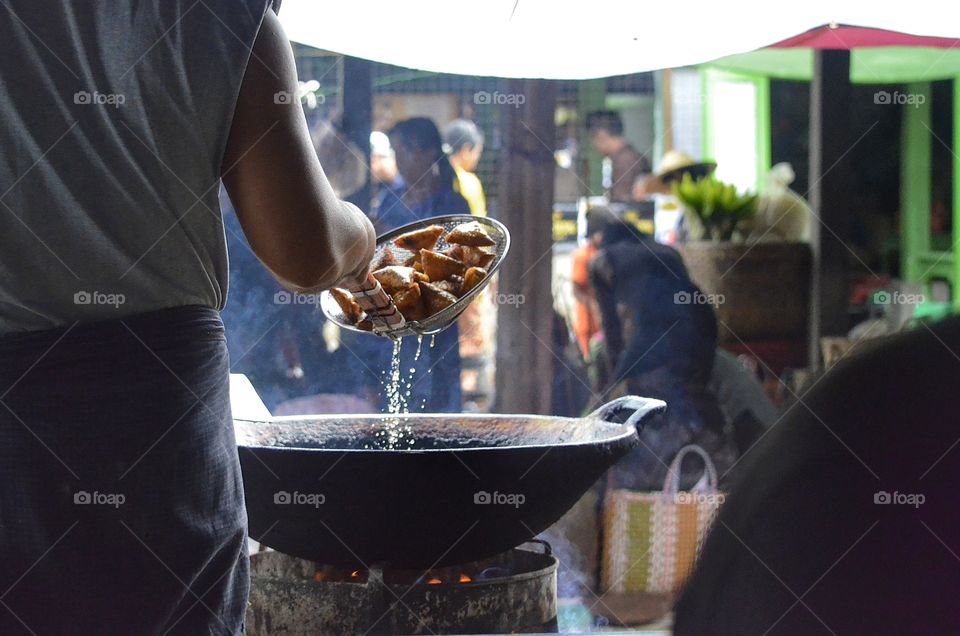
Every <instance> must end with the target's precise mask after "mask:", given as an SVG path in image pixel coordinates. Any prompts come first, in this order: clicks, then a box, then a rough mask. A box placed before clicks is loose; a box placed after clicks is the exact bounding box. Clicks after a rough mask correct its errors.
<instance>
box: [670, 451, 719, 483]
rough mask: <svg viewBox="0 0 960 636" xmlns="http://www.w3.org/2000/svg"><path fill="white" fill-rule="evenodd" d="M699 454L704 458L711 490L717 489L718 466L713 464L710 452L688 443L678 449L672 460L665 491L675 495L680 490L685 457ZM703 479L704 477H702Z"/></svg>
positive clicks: (705, 472) (704, 470) (704, 466)
mask: <svg viewBox="0 0 960 636" xmlns="http://www.w3.org/2000/svg"><path fill="white" fill-rule="evenodd" d="M690 453H694V454H695V455H699V456H700V459H702V460H703V473H704V476H705V477H706V478H707V488H708V489H709V491H710V492H716V491H717V482H718V481H719V480H718V479H717V467H716V466H714V465H713V460H712V459H710V455H709V453H707V451H705V450H703V448H701V447H700V446H697V445H696V444H688V445H687V446H684V447H683V448H681V449H680V450H678V451H677V454H676V456H674V458H673V461H672V462H670V468H669V469H668V470H667V478H666V479H665V480H664V482H663V491H664V492H665V493H667V494H670V495H675V494H677V492H678V491H679V490H680V466H681V465H682V464H683V458H684V457H686V456H687V455H688V454H690ZM701 481H702V477H701Z"/></svg>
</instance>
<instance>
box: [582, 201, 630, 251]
mask: <svg viewBox="0 0 960 636" xmlns="http://www.w3.org/2000/svg"><path fill="white" fill-rule="evenodd" d="M622 223H623V221H621V220H620V217H619V216H617V215H616V213H615V212H614V211H613V210H611V209H610V208H608V207H607V206H605V205H595V206H593V207H592V208H590V210H589V211H588V212H587V240H588V241H589V242H590V243H591V244H593V245H594V246H595V247H600V244H601V243H602V242H603V235H604V233H605V232H606V231H607V228H608V227H610V226H613V225H620V224H622Z"/></svg>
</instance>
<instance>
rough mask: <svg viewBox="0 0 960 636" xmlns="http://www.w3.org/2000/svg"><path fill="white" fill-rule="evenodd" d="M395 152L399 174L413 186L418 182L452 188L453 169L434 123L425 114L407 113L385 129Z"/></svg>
mask: <svg viewBox="0 0 960 636" xmlns="http://www.w3.org/2000/svg"><path fill="white" fill-rule="evenodd" d="M388 135H389V137H390V145H391V146H392V147H393V151H394V153H395V154H396V160H397V170H398V171H399V172H400V176H401V177H403V179H404V181H406V182H407V184H408V186H409V187H411V188H413V187H415V186H416V185H417V184H419V183H426V184H434V185H435V184H437V183H439V188H432V189H440V188H451V189H452V188H453V182H454V173H453V168H452V167H451V165H450V161H449V160H448V159H447V156H446V155H445V154H444V152H443V141H442V140H441V139H440V131H439V130H437V126H436V124H434V123H433V121H432V120H430V119H428V118H426V117H411V118H410V119H404V120H403V121H401V122H399V123H397V124H396V125H395V126H394V127H393V128H391V129H390V132H389V133H388Z"/></svg>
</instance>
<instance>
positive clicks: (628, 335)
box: [590, 220, 736, 490]
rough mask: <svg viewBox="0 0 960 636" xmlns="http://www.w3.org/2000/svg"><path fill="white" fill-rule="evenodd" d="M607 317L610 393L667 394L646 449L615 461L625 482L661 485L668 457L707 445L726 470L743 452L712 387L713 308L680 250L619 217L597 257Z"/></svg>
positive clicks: (595, 278) (645, 437)
mask: <svg viewBox="0 0 960 636" xmlns="http://www.w3.org/2000/svg"><path fill="white" fill-rule="evenodd" d="M590 283H591V285H592V287H593V290H594V293H595V295H596V298H597V305H598V307H599V309H600V316H601V321H602V325H603V335H604V342H605V347H606V352H605V355H606V359H607V365H608V372H609V378H610V380H609V383H608V385H607V387H605V388H604V389H603V390H602V391H600V393H601V395H604V396H605V397H607V398H612V397H618V396H620V395H624V394H633V395H643V396H648V397H655V398H659V399H662V400H664V401H666V402H667V404H668V405H669V408H668V411H667V413H666V414H665V416H663V417H662V418H660V422H661V424H660V426H651V427H647V428H645V429H644V430H643V431H642V432H641V434H640V437H641V441H642V442H643V443H642V444H641V445H640V446H639V447H638V450H636V451H633V452H632V453H631V455H629V456H628V457H627V459H626V460H625V461H623V462H620V463H619V464H618V465H617V466H615V467H614V469H613V471H614V477H615V480H616V481H617V482H618V485H619V486H620V487H623V488H631V489H634V490H657V489H659V488H660V487H661V486H662V484H663V480H664V477H665V476H666V465H667V464H669V463H670V461H671V459H672V458H673V456H674V454H676V452H677V451H678V450H679V449H680V448H681V447H683V446H685V445H686V444H691V443H695V444H699V445H700V446H701V447H703V448H704V450H706V451H707V452H708V453H710V454H711V456H712V457H713V460H714V463H715V464H716V466H717V467H718V469H719V470H720V471H721V472H723V471H725V470H726V469H727V468H728V467H730V466H731V465H732V464H733V461H734V459H735V456H736V451H735V447H734V444H733V441H732V439H730V436H728V435H727V434H726V433H725V431H724V428H725V421H724V418H723V415H722V413H721V412H720V409H719V407H718V405H717V402H716V399H715V397H714V396H713V394H712V393H711V392H710V391H709V389H708V388H707V383H708V381H709V379H710V373H711V370H712V368H713V360H714V350H715V348H716V343H717V322H716V317H715V316H714V312H713V308H712V307H711V305H710V304H709V303H708V301H709V298H708V297H706V296H705V295H704V294H703V293H702V292H701V291H700V290H699V289H698V288H697V286H696V285H695V284H694V283H693V282H692V281H691V280H690V277H689V275H688V274H687V270H686V267H685V266H684V264H683V260H682V259H681V258H680V254H678V253H677V251H676V250H674V249H673V248H670V247H667V246H666V245H661V244H659V243H657V242H655V241H654V240H653V237H651V236H648V235H644V234H640V233H639V232H637V231H636V230H635V229H634V228H633V227H631V226H630V225H629V224H627V223H624V222H622V221H620V220H617V221H616V222H609V223H607V224H606V226H605V227H604V228H603V240H602V242H601V244H600V248H599V250H598V252H597V255H596V256H595V257H594V258H593V260H592V261H591V263H590Z"/></svg>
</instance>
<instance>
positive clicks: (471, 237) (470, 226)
mask: <svg viewBox="0 0 960 636" xmlns="http://www.w3.org/2000/svg"><path fill="white" fill-rule="evenodd" d="M446 240H447V243H456V244H458V245H469V246H471V247H490V246H491V245H496V244H497V242H496V241H494V240H493V239H492V238H490V235H489V234H487V231H486V230H484V229H483V226H482V225H480V223H479V222H477V221H469V222H467V223H461V224H460V225H458V226H456V227H455V228H453V229H452V230H450V233H449V234H447V236H446Z"/></svg>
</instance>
